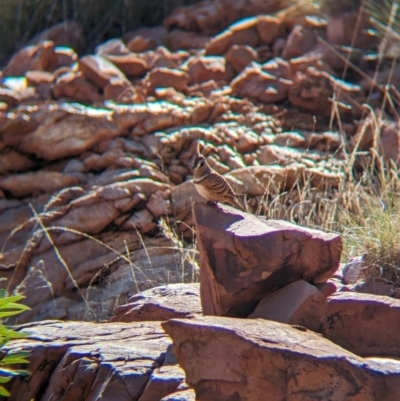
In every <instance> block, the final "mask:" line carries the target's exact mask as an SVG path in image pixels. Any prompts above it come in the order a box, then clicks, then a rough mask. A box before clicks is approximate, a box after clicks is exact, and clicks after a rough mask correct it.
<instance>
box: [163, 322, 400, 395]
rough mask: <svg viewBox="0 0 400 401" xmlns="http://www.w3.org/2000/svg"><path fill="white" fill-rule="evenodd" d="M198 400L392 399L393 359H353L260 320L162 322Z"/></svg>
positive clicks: (396, 380) (397, 389) (302, 333)
mask: <svg viewBox="0 0 400 401" xmlns="http://www.w3.org/2000/svg"><path fill="white" fill-rule="evenodd" d="M162 326H163V328H164V329H165V331H166V332H167V333H168V334H169V335H170V336H171V337H172V340H173V343H174V353H175V354H176V356H177V358H178V362H179V364H180V365H181V366H182V367H183V369H184V370H185V373H186V382H187V383H188V384H189V386H191V387H193V388H194V390H195V391H196V400H198V401H220V400H241V401H259V400H265V399H268V400H274V401H284V400H293V401H294V400H296V401H297V400H298V401H300V400H301V401H313V400H331V401H334V400H348V401H350V400H351V401H356V400H360V401H361V400H362V401H382V400H385V401H396V400H398V396H399V394H400V363H399V362H398V361H396V360H390V359H385V360H384V361H382V360H378V359H377V360H374V359H371V360H368V359H363V358H360V357H357V356H356V355H354V354H352V353H351V352H349V351H346V350H344V349H343V348H341V347H339V346H338V345H335V344H333V343H331V342H330V341H329V340H327V339H325V338H323V337H321V336H320V335H318V334H316V333H313V332H310V331H308V330H305V329H301V328H295V327H291V326H289V325H286V324H282V323H277V322H271V321H267V320H260V319H254V320H246V321H243V320H240V319H232V318H221V317H210V316H207V317H203V318H199V319H192V320H188V319H174V320H170V321H168V322H164V323H162Z"/></svg>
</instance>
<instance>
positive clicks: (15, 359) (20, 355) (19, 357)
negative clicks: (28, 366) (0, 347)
mask: <svg viewBox="0 0 400 401" xmlns="http://www.w3.org/2000/svg"><path fill="white" fill-rule="evenodd" d="M29 355H30V354H29V352H28V351H20V352H14V353H12V354H8V355H6V356H5V357H4V358H3V359H1V360H0V365H12V364H14V363H18V364H19V363H29V362H28V361H27V359H26V358H28V357H29Z"/></svg>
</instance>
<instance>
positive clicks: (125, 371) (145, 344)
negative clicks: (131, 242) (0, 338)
mask: <svg viewBox="0 0 400 401" xmlns="http://www.w3.org/2000/svg"><path fill="white" fill-rule="evenodd" d="M23 330H24V331H28V332H29V333H30V336H29V338H27V339H23V340H16V341H13V342H11V343H9V344H8V345H7V349H9V350H10V351H18V350H28V351H30V353H31V356H30V358H29V361H30V363H29V366H28V371H29V372H31V375H30V376H27V377H23V378H17V379H15V380H14V381H13V382H12V384H11V386H10V391H11V397H10V398H9V399H8V400H9V401H30V400H32V399H34V400H37V401H39V400H40V401H56V400H59V401H61V400H62V401H94V400H100V399H101V400H102V401H106V400H108V401H132V400H138V401H159V400H161V399H162V398H163V397H170V398H169V399H170V400H173V398H172V396H173V393H175V391H178V392H179V394H180V396H181V397H186V398H180V399H181V400H193V399H194V398H193V394H192V393H191V391H189V390H187V386H186V385H185V383H184V381H185V377H184V373H183V371H182V369H181V368H179V366H178V365H177V364H176V359H175V357H174V355H173V354H172V352H171V340H170V338H169V337H168V336H167V335H166V334H165V332H164V331H163V329H162V328H161V326H160V324H159V323H155V322H147V323H130V324H125V323H98V324H96V323H88V322H61V321H46V322H42V323H38V324H29V325H25V326H23ZM179 394H178V395H179ZM182 394H183V395H182Z"/></svg>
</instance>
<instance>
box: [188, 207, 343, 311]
mask: <svg viewBox="0 0 400 401" xmlns="http://www.w3.org/2000/svg"><path fill="white" fill-rule="evenodd" d="M193 212H194V217H195V225H196V233H197V241H198V247H199V252H200V283H201V302H202V307H203V312H204V314H207V315H218V316H247V315H248V314H249V313H251V312H252V311H253V310H254V307H255V305H256V304H257V302H258V301H259V300H260V299H261V298H262V297H263V296H265V295H267V294H269V293H271V292H272V291H274V290H276V289H278V288H280V287H283V286H285V285H287V284H290V283H291V282H293V281H296V280H299V279H304V280H306V281H311V282H316V283H317V282H323V281H325V280H326V279H327V278H329V277H331V276H332V274H333V272H334V271H335V270H336V269H337V268H338V267H339V262H340V255H341V247H342V241H341V238H340V236H338V235H335V234H328V233H324V232H322V231H317V230H310V229H307V228H304V227H299V226H295V225H293V224H291V223H288V222H285V221H281V220H266V219H265V218H262V217H257V216H254V215H250V214H247V213H244V212H240V211H239V210H237V209H234V208H231V207H228V206H222V205H217V206H210V205H208V204H205V203H200V202H196V203H195V204H194V205H193Z"/></svg>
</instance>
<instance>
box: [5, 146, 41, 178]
mask: <svg viewBox="0 0 400 401" xmlns="http://www.w3.org/2000/svg"><path fill="white" fill-rule="evenodd" d="M35 165H36V163H35V162H34V161H33V160H31V159H30V158H29V157H27V156H25V155H22V154H21V153H18V152H16V151H15V150H8V151H5V152H4V151H3V152H2V153H0V175H2V174H7V173H9V172H15V171H25V170H29V169H31V168H33V167H34V166H35Z"/></svg>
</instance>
